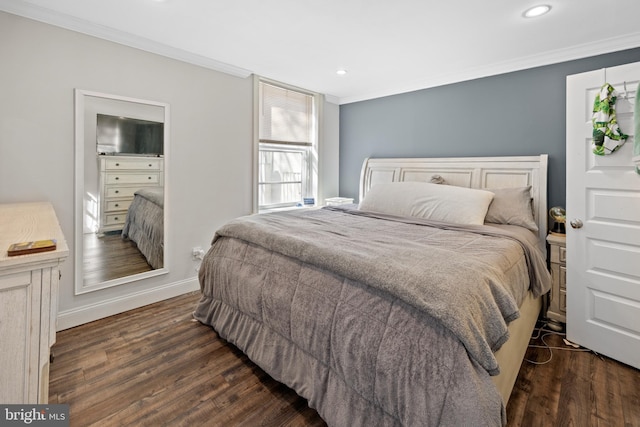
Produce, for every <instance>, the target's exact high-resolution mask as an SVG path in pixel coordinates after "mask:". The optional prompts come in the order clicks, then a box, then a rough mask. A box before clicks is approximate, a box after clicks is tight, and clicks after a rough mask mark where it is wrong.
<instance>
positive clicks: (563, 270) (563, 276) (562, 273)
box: [558, 265, 567, 289]
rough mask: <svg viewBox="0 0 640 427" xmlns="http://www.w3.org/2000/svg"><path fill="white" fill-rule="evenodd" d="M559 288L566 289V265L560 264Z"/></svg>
mask: <svg viewBox="0 0 640 427" xmlns="http://www.w3.org/2000/svg"><path fill="white" fill-rule="evenodd" d="M558 279H559V280H560V289H567V267H565V266H564V265H561V266H560V277H558Z"/></svg>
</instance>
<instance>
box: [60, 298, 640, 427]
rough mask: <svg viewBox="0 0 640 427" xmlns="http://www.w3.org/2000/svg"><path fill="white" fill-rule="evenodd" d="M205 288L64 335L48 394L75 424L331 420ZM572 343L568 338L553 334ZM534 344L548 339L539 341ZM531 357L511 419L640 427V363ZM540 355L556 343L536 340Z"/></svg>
mask: <svg viewBox="0 0 640 427" xmlns="http://www.w3.org/2000/svg"><path fill="white" fill-rule="evenodd" d="M198 298H199V294H198V293H197V292H193V293H189V294H186V295H182V296H179V297H176V298H172V299H170V300H166V301H161V302H159V303H156V304H152V305H149V306H146V307H141V308H139V309H136V310H132V311H130V312H127V313H122V314H119V315H116V316H112V317H109V318H107V319H101V320H98V321H96V322H92V323H89V324H86V325H82V326H79V327H76V328H73V329H69V330H66V331H61V332H59V333H58V334H57V343H56V344H55V346H54V352H55V360H54V363H53V364H52V365H51V373H50V388H49V393H50V396H49V398H50V402H51V403H66V404H69V405H70V419H71V426H81V427H84V426H91V425H95V426H100V427H102V426H123V425H128V426H129V425H130V426H162V425H167V426H171V427H174V426H190V427H191V426H250V427H253V426H256V425H264V426H282V425H286V426H294V427H296V426H297V427H307V426H314V427H323V426H326V424H325V423H324V421H323V420H322V419H321V418H320V417H319V416H318V414H317V412H316V411H315V410H313V409H311V408H309V406H308V404H307V402H306V400H304V399H303V398H301V397H299V396H298V395H297V394H296V393H295V392H294V391H292V390H291V389H289V388H287V387H286V386H284V385H282V384H280V383H278V382H277V381H275V380H273V379H272V378H270V377H269V376H268V375H266V374H265V373H264V372H263V371H262V370H261V369H260V368H258V367H257V366H256V365H254V364H253V363H252V362H251V361H250V360H249V359H248V358H247V356H246V355H244V354H243V353H242V352H240V351H239V350H238V349H237V348H236V347H234V346H232V345H230V344H228V343H227V342H226V341H224V340H222V339H221V338H220V337H219V336H218V335H217V334H216V333H215V332H214V331H213V330H212V329H211V328H210V327H208V326H205V325H202V324H200V323H198V322H194V321H193V319H192V314H191V313H192V312H193V309H194V308H195V304H196V302H197V300H198ZM546 341H547V342H548V343H549V345H552V346H559V347H565V348H566V346H565V345H564V344H563V342H562V337H560V336H557V335H553V336H550V337H548V338H546ZM532 343H537V344H540V340H534V341H532ZM552 355H553V356H552V358H551V360H550V361H549V362H548V363H545V364H541V365H534V364H531V363H528V362H524V363H523V365H522V367H521V369H520V372H519V375H518V379H517V380H516V384H515V386H514V390H513V393H512V396H511V399H510V400H509V404H508V405H507V418H508V420H509V423H508V425H509V426H518V427H520V426H522V427H531V426H545V427H546V426H578V427H583V426H603V427H609V426H611V427H614V426H624V427H640V371H638V370H637V369H634V368H631V367H629V366H626V365H623V364H621V363H618V362H615V361H613V360H611V359H608V358H604V357H603V358H600V357H599V356H597V355H594V354H593V353H590V352H582V353H580V352H571V351H565V350H553V353H552ZM525 357H526V358H527V359H529V360H533V361H539V362H542V361H546V360H547V359H549V350H547V349H538V348H529V349H528V350H527V354H526V356H525Z"/></svg>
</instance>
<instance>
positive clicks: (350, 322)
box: [195, 208, 550, 425]
mask: <svg viewBox="0 0 640 427" xmlns="http://www.w3.org/2000/svg"><path fill="white" fill-rule="evenodd" d="M200 281H201V287H202V293H203V296H202V299H201V302H200V304H199V305H198V307H197V309H196V311H195V317H196V318H197V319H198V320H200V321H201V322H203V323H206V324H209V325H212V326H213V327H214V329H216V330H217V331H218V332H219V334H220V335H221V336H222V337H223V338H226V339H228V340H229V341H230V342H232V343H234V344H235V345H237V346H238V347H239V348H240V349H241V350H243V351H244V352H245V353H247V354H248V355H249V357H250V358H251V359H252V360H253V361H254V362H256V363H257V364H258V365H259V366H261V367H262V368H263V369H265V371H266V372H268V373H269V374H270V375H272V376H273V377H274V378H276V379H278V380H280V381H282V382H284V383H285V384H287V385H289V386H290V387H292V388H294V389H295V390H296V391H297V392H298V393H299V394H300V395H302V396H303V397H305V398H307V399H308V400H309V402H310V405H311V406H313V407H315V408H316V409H317V410H318V412H319V413H320V415H321V416H322V417H323V418H324V419H325V420H326V421H327V422H328V423H329V424H330V425H443V424H444V425H460V424H464V423H468V422H471V421H473V422H474V425H500V424H501V423H504V421H505V420H504V408H503V406H502V401H501V399H500V396H499V395H498V393H497V391H496V390H495V387H494V386H493V384H492V383H491V380H490V378H489V376H490V375H495V374H497V373H498V371H499V367H498V365H497V362H496V360H495V357H494V356H493V351H495V350H497V349H498V348H499V347H500V346H501V345H502V344H503V343H504V342H505V341H506V339H507V338H508V334H507V324H508V323H509V322H510V321H511V320H513V319H515V318H517V317H518V306H519V304H520V302H521V301H522V300H523V299H524V297H525V295H526V293H527V292H528V290H529V289H531V291H532V292H533V293H534V294H535V295H540V294H542V293H544V292H546V291H547V290H548V288H549V283H550V280H549V276H548V272H547V270H546V267H545V262H544V258H543V257H542V255H541V254H540V253H539V251H537V250H536V249H535V248H534V247H532V246H531V245H530V244H528V243H527V242H526V241H525V240H522V239H520V238H518V237H517V236H516V235H514V234H512V233H509V232H506V231H502V230H499V229H496V228H495V227H486V226H468V227H467V226H458V225H455V226H454V225H451V224H445V223H434V222H428V221H424V220H415V219H411V220H409V219H402V218H394V217H390V216H381V215H376V214H371V213H366V212H362V211H357V210H342V209H340V208H325V209H319V210H304V211H294V212H287V213H279V214H270V215H255V216H249V217H243V218H240V219H237V220H234V221H231V222H230V223H228V224H226V225H225V226H223V227H222V228H220V229H219V230H218V231H217V232H216V235H215V237H214V241H213V245H212V247H211V249H210V251H209V252H208V254H207V256H206V258H205V261H204V262H203V265H202V268H201V270H200Z"/></svg>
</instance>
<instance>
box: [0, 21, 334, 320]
mask: <svg viewBox="0 0 640 427" xmlns="http://www.w3.org/2000/svg"><path fill="white" fill-rule="evenodd" d="M0 58H1V59H0V60H1V61H2V66H0V203H11V202H24V201H36V200H46V201H50V202H52V203H53V206H54V208H55V209H56V212H57V215H58V219H59V221H60V225H61V227H62V231H63V232H64V233H65V236H66V239H67V244H68V245H69V248H70V251H71V256H70V257H69V259H68V260H67V261H66V262H65V263H64V264H63V266H62V280H61V282H60V306H59V318H58V329H65V328H68V327H71V326H75V325H77V324H80V323H84V322H87V321H91V320H95V319H98V318H100V317H105V316H108V315H111V314H115V313H118V312H121V311H124V310H128V309H131V308H134V307H137V306H141V305H145V304H148V303H152V302H155V301H157V300H160V299H164V298H168V297H172V296H175V295H178V294H181V293H184V292H187V291H189V290H195V289H198V283H197V279H196V271H195V267H196V263H195V262H194V261H192V259H191V248H192V247H194V246H202V247H203V248H208V247H209V245H210V242H211V238H212V237H213V233H214V231H215V230H216V228H218V227H219V226H221V225H222V224H223V223H224V222H226V221H228V220H230V219H232V218H234V217H237V216H240V215H245V214H248V213H249V212H250V211H251V194H252V179H253V178H252V106H253V104H252V99H253V98H252V92H251V91H252V81H251V78H246V79H243V78H238V77H233V76H230V75H227V74H224V73H220V72H217V71H213V70H209V69H205V68H201V67H197V66H193V65H190V64H186V63H183V62H179V61H175V60H172V59H168V58H165V57H162V56H159V55H154V54H150V53H147V52H143V51H140V50H137V49H132V48H128V47H125V46H122V45H119V44H116V43H112V42H107V41H104V40H100V39H97V38H94V37H90V36H86V35H83V34H80V33H76V32H72V31H68V30H64V29H61V28H58V27H54V26H50V25H47V24H43V23H39V22H36V21H32V20H28V19H25V18H21V17H17V16H15V15H11V14H7V13H4V12H0ZM75 88H79V89H85V90H90V91H96V92H102V93H107V94H114V95H121V96H127V97H133V98H139V99H147V100H153V101H159V102H166V103H168V104H170V107H171V140H170V152H169V153H168V156H167V157H168V164H167V169H168V176H167V185H168V189H169V200H168V203H167V206H168V211H167V212H166V214H167V220H168V222H169V227H170V228H169V235H168V246H169V247H170V253H169V255H170V258H169V259H167V261H166V263H167V266H168V268H169V271H170V272H169V274H167V275H163V276H159V277H154V278H150V279H145V280H142V281H139V282H136V283H131V284H124V285H120V286H116V287H112V288H108V289H104V290H100V291H96V292H91V293H88V294H83V295H78V296H76V295H74V291H73V289H74V285H73V284H74V278H73V271H74V268H73V266H74V257H73V254H74V251H75V248H74V247H73V241H74V239H73V233H74V216H73V213H74V210H73V206H74V105H73V103H74V89H75ZM331 105H332V104H328V108H326V115H325V119H326V121H325V124H324V128H325V130H326V131H327V132H326V134H327V138H329V139H330V140H328V141H327V142H326V144H325V146H324V147H325V148H324V150H326V151H325V152H324V154H325V155H328V156H329V157H328V158H325V159H324V160H323V161H324V165H325V167H324V168H323V169H322V170H321V172H322V173H329V174H331V175H332V176H325V177H324V178H322V177H321V183H322V182H327V184H326V185H323V188H324V191H325V194H327V197H330V196H331V195H335V194H337V189H338V181H337V173H338V172H337V171H338V165H337V156H338V142H337V138H338V135H337V123H338V108H337V106H335V108H334V107H332V106H331ZM331 157H332V158H331Z"/></svg>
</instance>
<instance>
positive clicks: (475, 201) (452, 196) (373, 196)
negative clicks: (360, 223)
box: [359, 182, 493, 225]
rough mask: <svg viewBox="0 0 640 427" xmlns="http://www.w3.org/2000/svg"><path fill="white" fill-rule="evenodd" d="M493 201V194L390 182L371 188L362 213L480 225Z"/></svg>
mask: <svg viewBox="0 0 640 427" xmlns="http://www.w3.org/2000/svg"><path fill="white" fill-rule="evenodd" d="M491 200H493V193H492V192H490V191H484V190H476V189H472V188H466V187H455V186H452V185H439V184H431V183H428V182H390V183H384V184H376V185H374V186H373V187H371V189H370V190H369V192H368V193H367V195H366V196H365V197H364V200H362V201H361V202H360V206H359V209H360V210H366V211H372V212H380V213H386V214H391V215H399V216H412V217H417V218H426V219H433V220H437V221H445V222H451V223H455V224H478V225H481V224H484V217H485V215H486V214H487V209H488V208H489V204H490V203H491Z"/></svg>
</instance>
